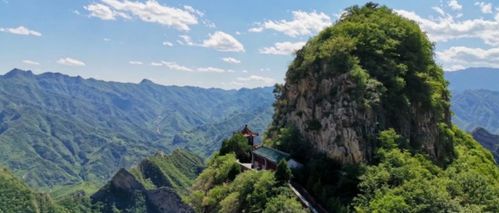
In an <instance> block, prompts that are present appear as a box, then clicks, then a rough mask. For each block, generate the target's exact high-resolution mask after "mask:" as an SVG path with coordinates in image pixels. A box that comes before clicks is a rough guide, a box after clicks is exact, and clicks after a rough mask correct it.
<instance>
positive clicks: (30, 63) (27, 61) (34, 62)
mask: <svg viewBox="0 0 499 213" xmlns="http://www.w3.org/2000/svg"><path fill="white" fill-rule="evenodd" d="M23 63H24V64H29V65H40V63H38V62H36V61H32V60H23Z"/></svg>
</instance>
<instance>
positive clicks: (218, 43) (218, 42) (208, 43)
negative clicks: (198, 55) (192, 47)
mask: <svg viewBox="0 0 499 213" xmlns="http://www.w3.org/2000/svg"><path fill="white" fill-rule="evenodd" d="M201 46H203V47H207V48H213V49H216V50H218V51H221V52H244V46H243V44H241V42H239V41H238V40H237V39H235V38H234V37H232V36H231V35H229V34H227V33H224V32H222V31H217V32H215V33H213V34H211V35H210V37H209V38H208V39H206V40H204V41H203V43H202V44H201Z"/></svg>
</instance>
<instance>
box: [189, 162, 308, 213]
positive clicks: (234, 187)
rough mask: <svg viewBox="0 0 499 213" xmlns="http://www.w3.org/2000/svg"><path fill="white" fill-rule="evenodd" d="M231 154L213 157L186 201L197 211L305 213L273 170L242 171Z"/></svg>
mask: <svg viewBox="0 0 499 213" xmlns="http://www.w3.org/2000/svg"><path fill="white" fill-rule="evenodd" d="M236 160H237V158H236V155H235V154H234V153H233V152H231V153H228V154H225V155H215V156H213V157H212V158H211V159H210V161H209V163H208V167H207V168H206V169H205V170H204V171H203V172H202V173H201V174H200V175H199V177H198V178H197V179H196V181H195V182H194V184H193V186H192V189H191V194H190V196H189V197H188V198H187V202H188V203H189V204H190V205H191V206H192V207H193V208H194V210H196V212H269V213H270V212H290V213H301V212H308V210H306V209H304V208H303V207H302V205H301V203H300V202H298V200H297V198H296V195H294V194H293V192H292V191H291V189H290V188H289V187H288V186H287V185H286V183H287V182H280V181H278V179H276V176H275V172H272V171H255V170H248V171H241V168H240V165H239V164H238V163H237V162H236Z"/></svg>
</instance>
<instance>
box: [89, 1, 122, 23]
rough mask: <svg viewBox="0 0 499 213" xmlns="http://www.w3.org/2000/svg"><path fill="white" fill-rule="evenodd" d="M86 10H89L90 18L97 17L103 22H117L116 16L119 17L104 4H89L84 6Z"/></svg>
mask: <svg viewBox="0 0 499 213" xmlns="http://www.w3.org/2000/svg"><path fill="white" fill-rule="evenodd" d="M83 8H85V10H88V11H89V12H90V16H92V17H97V18H100V19H102V20H115V19H116V18H115V16H116V15H117V14H116V12H114V11H113V10H111V8H109V7H108V6H106V5H103V4H89V5H87V6H84V7H83Z"/></svg>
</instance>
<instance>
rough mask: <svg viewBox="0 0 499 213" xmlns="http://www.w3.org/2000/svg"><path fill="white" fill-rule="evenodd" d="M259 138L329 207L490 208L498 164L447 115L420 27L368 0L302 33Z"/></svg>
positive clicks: (438, 74) (441, 82)
mask: <svg viewBox="0 0 499 213" xmlns="http://www.w3.org/2000/svg"><path fill="white" fill-rule="evenodd" d="M275 95H276V97H277V100H276V103H275V115H274V120H273V125H272V127H271V128H270V129H269V132H268V136H269V137H270V138H269V139H268V140H266V143H267V144H269V145H272V146H274V147H276V148H279V149H281V150H283V151H286V152H289V153H291V154H292V156H293V157H294V158H297V159H301V160H302V162H303V163H304V165H305V167H304V169H303V170H302V171H299V172H298V173H297V174H295V177H296V180H297V181H298V182H300V183H301V184H302V185H303V186H305V187H306V188H307V190H308V191H309V192H310V193H311V194H312V195H313V196H315V198H316V199H317V200H318V201H319V202H320V203H321V204H322V205H323V206H324V207H325V208H327V209H328V210H329V211H332V212H349V211H352V210H353V211H358V212H482V211H485V212H496V211H498V209H497V208H498V205H497V203H499V202H498V201H499V188H498V186H499V181H498V180H499V176H498V175H499V168H498V167H497V166H496V165H495V162H494V159H493V157H492V155H491V154H490V152H488V151H487V150H485V149H484V148H483V147H482V146H480V144H478V143H477V142H476V141H475V140H473V138H472V137H471V136H470V135H469V134H467V133H464V132H463V131H461V130H459V129H458V128H457V127H454V126H453V125H452V123H451V121H450V116H451V113H450V109H449V99H450V95H449V91H448V90H447V82H446V81H445V79H444V77H443V71H442V69H441V68H440V67H439V66H438V65H437V64H436V63H435V61H434V60H433V46H432V44H431V42H430V41H429V40H428V38H427V36H426V35H425V34H424V33H423V32H422V31H421V30H420V28H419V26H418V25H417V24H416V23H415V22H413V21H410V20H408V19H406V18H403V17H401V16H399V15H398V14H396V13H395V12H393V11H392V10H390V9H389V8H387V7H380V6H378V5H376V4H373V3H368V4H366V5H365V6H362V7H359V6H354V7H351V8H348V9H347V10H346V12H345V13H344V14H343V16H342V17H341V18H340V20H339V21H338V22H337V23H335V24H334V25H333V26H331V27H329V28H326V29H325V30H323V31H322V32H321V33H320V34H319V35H317V36H315V37H313V38H312V39H310V40H309V41H308V42H307V44H306V45H305V46H304V47H303V49H301V50H299V51H298V52H297V53H296V58H295V60H294V61H293V63H292V64H291V65H290V66H289V69H288V72H287V74H286V83H285V84H284V85H277V87H276V89H275Z"/></svg>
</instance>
